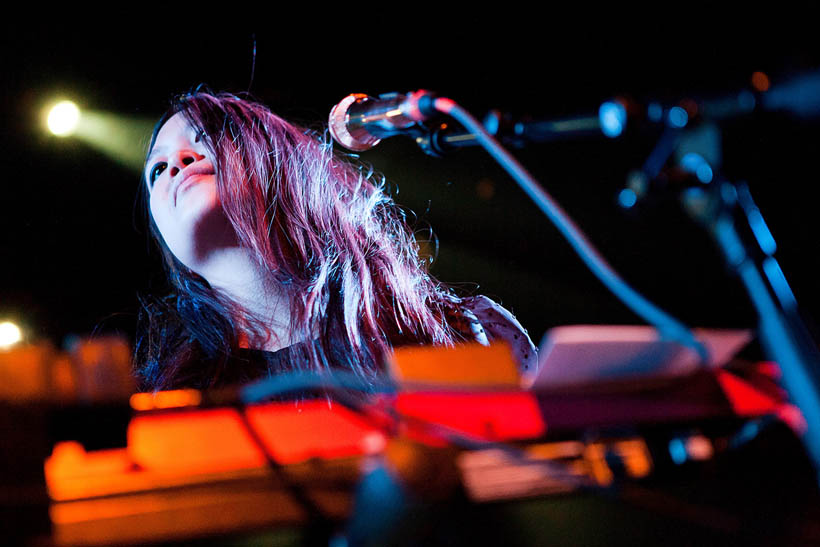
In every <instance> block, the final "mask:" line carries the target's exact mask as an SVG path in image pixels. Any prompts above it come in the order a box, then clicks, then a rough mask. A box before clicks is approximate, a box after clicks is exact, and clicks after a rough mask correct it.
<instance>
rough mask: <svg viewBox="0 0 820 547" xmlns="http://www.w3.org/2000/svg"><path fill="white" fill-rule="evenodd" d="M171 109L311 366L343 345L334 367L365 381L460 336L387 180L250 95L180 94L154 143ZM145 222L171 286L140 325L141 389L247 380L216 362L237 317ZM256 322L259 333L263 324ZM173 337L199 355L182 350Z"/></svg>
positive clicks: (233, 343) (232, 345) (229, 347)
mask: <svg viewBox="0 0 820 547" xmlns="http://www.w3.org/2000/svg"><path fill="white" fill-rule="evenodd" d="M177 112H181V113H182V114H183V115H184V116H185V117H186V119H187V120H188V122H189V123H190V124H191V125H192V126H193V127H194V128H196V129H197V130H199V131H201V132H202V134H203V136H204V138H203V142H204V143H205V145H206V146H207V147H208V148H209V149H210V151H211V153H212V155H213V157H214V159H215V164H216V170H217V174H218V176H217V186H218V192H219V196H220V198H221V201H222V204H223V208H224V210H225V214H226V216H227V218H228V219H229V221H230V223H231V225H232V226H233V228H234V230H235V231H236V234H237V236H238V239H239V241H240V244H241V245H243V246H245V247H247V248H248V249H251V250H252V251H253V253H254V255H255V257H256V258H257V259H258V261H259V263H260V264H262V265H263V266H264V267H265V268H266V269H267V271H269V272H270V275H271V276H272V279H273V280H274V281H275V282H277V283H278V284H279V285H280V286H281V287H283V289H284V290H285V292H286V294H287V296H288V298H289V299H290V301H291V305H292V309H293V310H294V313H293V315H292V317H291V323H290V329H291V332H292V333H294V334H296V338H297V339H304V340H314V343H313V344H312V345H310V346H311V348H310V351H309V352H308V353H309V354H308V355H307V357H306V360H307V362H308V363H309V368H311V369H313V370H317V371H318V370H322V369H324V368H326V367H328V366H338V365H339V363H334V362H332V361H333V359H330V358H329V356H330V355H332V354H337V355H338V353H339V348H344V350H345V353H346V357H345V359H344V361H345V362H344V364H343V366H345V367H349V368H352V369H353V370H354V371H355V372H357V373H359V374H362V375H363V376H365V377H371V376H372V375H374V374H378V373H379V372H380V371H381V365H382V364H383V362H384V358H385V356H386V355H387V354H388V352H390V351H391V349H392V347H394V346H395V345H406V344H435V345H452V344H453V343H454V342H456V341H457V338H458V335H457V334H455V333H454V331H453V330H452V329H451V328H450V327H449V326H448V324H447V321H446V319H445V310H446V308H447V307H448V306H452V305H453V303H454V302H457V300H458V299H457V298H455V297H454V296H452V295H450V294H449V292H448V290H447V289H446V288H445V287H443V286H442V285H441V284H440V283H439V282H438V281H436V280H435V279H434V278H432V277H431V276H430V275H429V274H428V272H427V267H428V266H429V264H428V262H427V261H425V260H424V259H421V258H420V257H419V255H418V245H417V242H416V240H415V238H414V236H413V232H412V231H411V229H410V228H409V227H408V226H407V224H406V223H405V221H404V215H403V213H402V211H401V210H400V209H399V208H398V206H397V205H396V204H395V203H394V202H393V200H392V199H391V198H390V196H388V195H387V194H386V193H385V190H384V183H383V180H380V179H379V178H377V177H375V176H373V175H372V172H369V171H368V170H367V169H365V168H363V167H361V166H359V165H356V164H354V163H351V162H350V161H348V160H346V159H343V158H341V157H340V156H338V155H336V154H334V152H333V149H332V146H331V144H330V142H329V141H328V139H327V138H326V137H322V136H320V135H316V134H315V133H312V132H309V131H306V130H304V129H302V128H299V127H297V126H295V125H293V124H291V123H288V122H287V121H285V120H283V119H282V118H280V117H278V116H276V115H275V114H273V113H272V112H271V111H270V110H269V109H268V108H267V107H266V106H264V105H262V104H260V103H258V102H255V101H252V100H249V99H246V98H240V97H237V96H235V95H230V94H211V93H203V92H197V93H194V94H189V95H185V96H183V97H181V98H180V99H179V100H177V101H176V102H175V103H174V105H173V107H172V108H171V109H170V110H169V112H168V113H167V114H166V115H165V116H164V117H163V119H162V120H160V122H159V124H158V125H157V129H156V130H155V133H154V137H155V138H156V133H157V132H158V130H159V128H160V127H161V125H162V124H163V123H164V121H165V120H167V119H168V118H169V117H170V116H171V115H173V114H175V113H177ZM152 145H153V140H152ZM149 152H150V149H149ZM151 227H152V231H153V233H154V236H155V237H156V239H157V240H158V242H159V243H160V247H161V248H162V250H163V254H164V257H165V261H166V265H167V268H168V273H169V277H170V280H171V283H172V286H173V288H174V294H173V295H172V297H167V298H165V299H162V300H157V301H156V302H155V303H154V304H150V305H146V306H144V310H143V311H144V312H145V313H144V316H143V317H144V319H146V320H147V321H148V325H147V331H146V333H145V334H144V335H143V336H141V337H140V338H139V339H138V348H137V349H138V351H137V356H138V361H139V360H141V361H142V363H141V366H142V371H141V372H142V375H143V379H144V380H145V381H146V384H147V385H148V386H149V387H153V388H155V389H165V388H170V387H178V386H180V385H184V384H193V386H194V387H208V386H212V385H216V384H218V383H220V382H225V381H226V379H232V378H245V376H243V375H237V374H236V371H228V370H223V369H224V367H226V366H228V364H227V363H228V361H227V360H225V359H224V356H225V355H227V354H229V353H230V352H231V351H234V350H235V349H236V347H237V333H236V321H235V318H236V317H237V316H238V314H242V313H243V312H242V310H240V309H238V307H237V306H236V305H235V304H234V303H232V302H229V301H226V299H225V298H224V297H223V296H222V295H220V294H217V293H216V291H214V290H212V289H210V287H209V286H208V284H207V282H205V281H204V280H203V279H202V278H199V277H198V276H197V275H196V274H194V273H192V272H190V271H189V270H188V269H187V268H186V267H185V266H183V265H182V264H181V263H180V262H179V261H178V260H177V259H176V258H175V257H174V256H173V254H171V253H170V251H169V250H168V248H167V247H166V246H165V245H164V243H163V242H162V238H161V236H160V235H159V232H158V230H157V229H156V226H155V225H154V223H153V221H151ZM245 319H246V322H247V319H248V318H247V317H245ZM169 323H173V324H174V326H173V328H169V327H168V324H169ZM258 328H259V329H260V332H262V331H264V325H258ZM163 333H164V334H163ZM168 333H175V334H173V335H171V334H168ZM317 333H318V334H317ZM182 339H188V340H193V341H194V345H198V346H199V348H200V350H201V351H198V352H197V351H194V352H193V354H192V350H191V348H190V347H186V345H185V344H184V343H183V342H182V341H181V340H182ZM194 354H196V355H199V358H201V355H200V354H205V355H206V356H208V357H209V358H211V359H212V360H213V359H216V360H217V361H218V360H219V359H222V362H223V365H213V366H212V367H211V368H210V369H209V368H207V367H205V368H204V369H196V368H192V367H191V366H188V365H186V361H189V360H191V359H192V358H193V356H194ZM336 361H338V359H337V360H336ZM200 374H201V375H203V376H210V378H209V377H202V378H197V375H200Z"/></svg>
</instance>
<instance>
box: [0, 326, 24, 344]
mask: <svg viewBox="0 0 820 547" xmlns="http://www.w3.org/2000/svg"><path fill="white" fill-rule="evenodd" d="M22 338H23V334H22V332H20V327H18V326H17V325H15V324H14V323H12V322H11V321H4V322H2V323H0V349H5V348H10V347H11V346H13V345H14V344H16V343H17V342H19V341H20V340H21V339H22Z"/></svg>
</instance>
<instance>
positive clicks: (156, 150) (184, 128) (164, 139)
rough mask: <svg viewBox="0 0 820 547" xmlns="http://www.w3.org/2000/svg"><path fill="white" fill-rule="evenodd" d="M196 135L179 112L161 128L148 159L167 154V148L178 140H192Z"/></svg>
mask: <svg viewBox="0 0 820 547" xmlns="http://www.w3.org/2000/svg"><path fill="white" fill-rule="evenodd" d="M195 133H196V131H195V130H194V128H193V127H192V126H191V125H190V124H189V123H188V121H187V120H186V119H185V116H183V115H182V113H181V112H177V113H176V114H174V115H173V116H171V117H170V118H168V121H167V122H165V123H164V124H163V125H162V127H161V128H160V130H159V132H158V133H157V138H156V139H155V140H154V146H153V147H152V148H151V153H150V154H149V155H148V158H149V159H150V158H151V157H153V156H155V155H157V154H161V153H163V152H165V148H167V147H168V145H169V144H172V143H173V142H174V141H176V140H177V139H180V138H183V137H187V138H190V137H191V136H192V135H194V134H195Z"/></svg>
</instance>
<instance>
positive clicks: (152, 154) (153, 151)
mask: <svg viewBox="0 0 820 547" xmlns="http://www.w3.org/2000/svg"><path fill="white" fill-rule="evenodd" d="M162 150H164V148H163V147H162V146H155V147H154V148H152V149H151V153H150V154H148V157H147V158H145V163H146V164H147V163H148V162H150V161H151V158H153V157H154V156H156V155H157V154H158V153H159V152H161V151H162Z"/></svg>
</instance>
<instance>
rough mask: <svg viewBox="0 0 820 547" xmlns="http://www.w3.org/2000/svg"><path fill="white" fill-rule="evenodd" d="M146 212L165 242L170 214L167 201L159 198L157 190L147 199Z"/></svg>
mask: <svg viewBox="0 0 820 547" xmlns="http://www.w3.org/2000/svg"><path fill="white" fill-rule="evenodd" d="M148 214H149V215H151V218H152V219H153V221H154V224H156V226H157V230H158V231H159V234H160V235H161V236H162V238H163V239H164V240H165V241H166V242H167V241H168V236H169V235H171V234H170V228H171V225H170V215H169V211H168V207H167V202H166V201H164V200H162V199H160V197H159V195H158V193H157V192H154V193H153V194H151V197H150V198H149V200H148Z"/></svg>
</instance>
